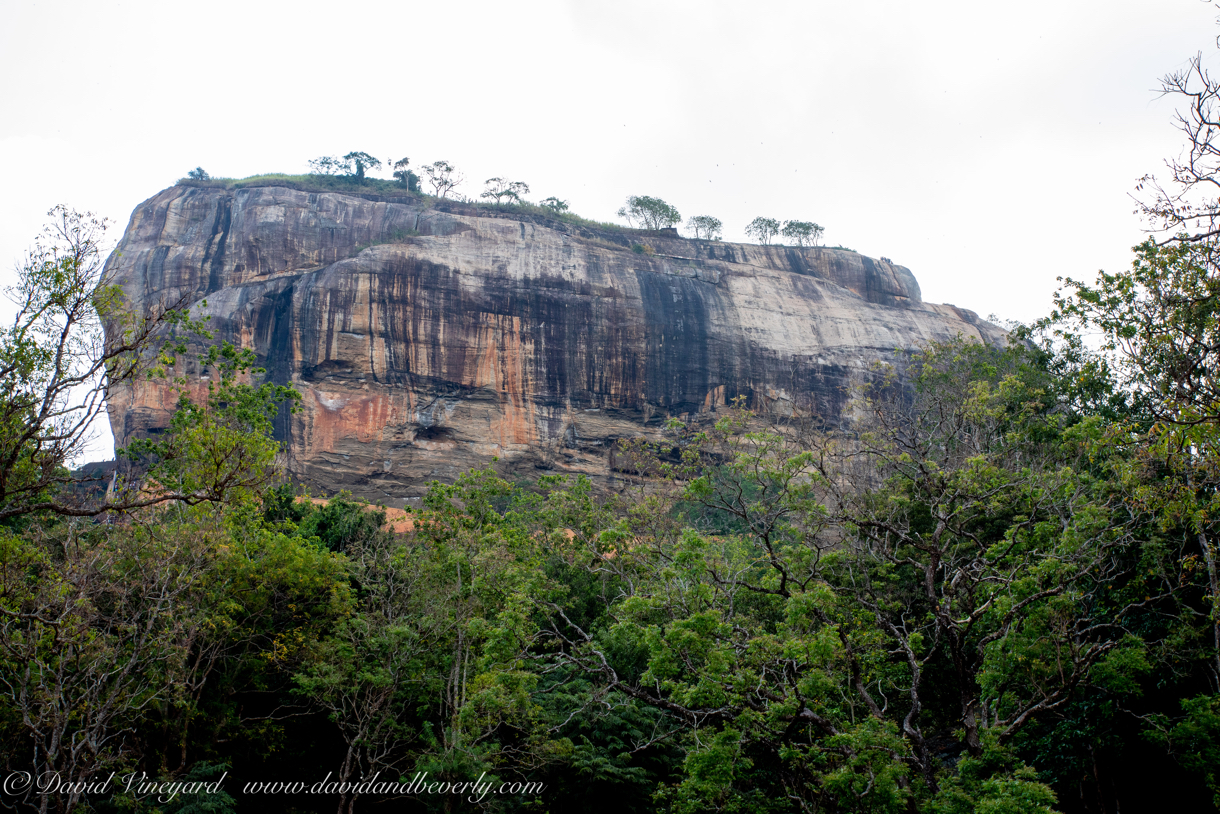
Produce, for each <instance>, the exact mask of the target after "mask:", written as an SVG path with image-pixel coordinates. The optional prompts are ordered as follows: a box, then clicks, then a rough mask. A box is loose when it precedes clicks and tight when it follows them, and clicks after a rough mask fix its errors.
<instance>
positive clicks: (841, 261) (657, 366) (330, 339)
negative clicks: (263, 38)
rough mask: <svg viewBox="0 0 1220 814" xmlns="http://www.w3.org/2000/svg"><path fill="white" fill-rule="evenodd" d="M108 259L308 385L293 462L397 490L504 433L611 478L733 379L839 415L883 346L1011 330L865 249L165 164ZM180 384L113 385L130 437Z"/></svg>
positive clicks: (145, 303)
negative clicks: (209, 174) (617, 464)
mask: <svg viewBox="0 0 1220 814" xmlns="http://www.w3.org/2000/svg"><path fill="white" fill-rule="evenodd" d="M633 247H635V248H634V250H633ZM109 270H110V273H111V274H112V275H113V276H114V278H115V279H116V281H117V282H119V283H120V284H122V285H123V286H124V287H125V289H126V291H127V293H128V296H129V297H130V299H131V301H132V304H133V307H135V308H148V307H155V306H157V305H161V304H167V303H176V302H180V301H184V302H188V303H191V304H193V305H194V306H195V310H196V312H197V313H202V314H206V315H208V316H210V317H211V323H210V324H211V328H212V329H213V331H214V332H215V335H216V336H215V339H216V341H222V340H228V341H231V342H233V343H234V344H237V345H240V346H242V347H248V348H252V349H253V350H254V351H255V352H256V353H257V355H258V358H259V360H260V364H262V365H263V366H264V367H265V368H266V370H267V375H268V376H269V377H270V378H271V379H273V380H274V381H277V382H280V383H289V382H291V383H293V384H295V385H296V386H297V387H298V389H299V390H300V391H301V393H302V395H303V397H304V401H303V406H302V409H300V410H299V411H298V412H297V413H296V414H295V415H288V414H287V413H286V412H285V414H284V415H282V416H281V417H280V419H279V421H278V422H277V433H278V435H279V437H280V438H281V440H283V441H284V442H285V444H286V448H287V452H288V461H289V466H290V468H291V470H292V471H293V473H294V474H295V475H296V476H297V477H299V478H301V479H302V480H304V481H305V482H307V483H311V484H314V485H315V487H316V488H317V489H318V490H320V491H335V490H338V489H340V488H346V489H350V490H351V491H352V492H354V493H356V494H359V495H362V496H365V497H368V498H371V499H376V500H381V501H385V502H386V503H387V505H402V503H403V501H404V499H407V498H410V497H413V496H418V495H419V494H421V493H422V492H423V490H424V489H425V488H426V484H427V482H428V481H430V480H434V479H439V480H452V479H453V478H455V477H456V476H457V475H458V474H459V473H460V472H462V471H464V470H466V469H468V468H470V467H473V466H480V465H484V464H486V463H487V462H488V461H489V460H490V459H491V458H492V457H493V456H495V457H498V458H500V459H501V462H502V465H503V466H505V467H508V468H509V469H516V470H519V471H522V472H525V473H528V474H529V475H531V476H532V475H534V474H538V473H541V472H544V471H554V472H584V473H587V474H589V475H591V476H592V477H594V478H596V479H600V480H603V481H604V480H605V479H607V478H612V477H613V475H612V472H611V468H610V456H609V454H608V450H609V449H610V447H611V446H612V445H613V444H614V442H615V441H616V439H619V438H625V437H633V436H637V435H639V434H641V433H646V434H651V433H655V432H657V431H658V430H659V429H660V427H661V426H662V425H663V423H664V421H665V420H666V419H667V418H668V417H670V416H678V417H688V418H689V417H699V416H708V415H711V414H714V413H715V412H716V411H717V410H720V409H723V408H724V406H725V405H727V404H730V403H732V402H733V400H734V399H735V398H737V397H744V398H745V399H746V401H747V403H749V404H750V405H751V406H753V407H755V408H758V409H764V410H778V411H781V412H785V411H786V412H791V411H793V410H798V411H802V412H804V413H806V414H812V415H814V416H816V417H818V418H819V419H820V420H823V421H825V422H828V423H834V422H837V421H839V420H840V418H841V416H842V413H843V411H844V408H845V405H846V399H847V393H846V388H847V387H848V385H850V384H851V383H852V382H856V381H860V380H861V379H862V378H863V377H865V376H867V375H869V370H870V368H871V366H872V365H874V363H876V362H899V363H901V361H902V359H903V358H904V353H905V352H906V351H908V350H910V349H912V348H915V347H917V346H919V345H920V344H922V343H926V342H928V341H930V340H936V339H946V338H950V337H952V336H955V335H957V334H962V335H965V336H968V337H973V338H976V339H979V340H982V341H988V342H997V341H1002V338H1003V332H1002V331H1000V330H999V329H998V328H996V327H995V326H993V325H990V324H988V323H986V322H983V321H981V320H979V319H978V318H977V316H976V315H974V314H973V313H971V312H969V311H965V310H962V309H959V308H956V307H954V306H951V305H933V304H929V303H925V302H923V301H922V299H921V297H920V292H919V285H918V283H916V281H915V278H914V276H912V274H911V273H910V271H908V270H907V269H906V268H904V267H902V266H898V265H894V264H893V263H890V262H887V261H881V260H873V259H870V258H868V257H864V256H863V255H860V254H857V253H855V252H850V251H845V250H837V249H828V248H791V247H783V246H756V245H743V244H734V243H722V242H712V241H696V240H686V239H682V238H680V237H673V236H670V235H659V234H655V233H653V234H649V233H642V232H632V231H630V230H623V231H614V230H609V229H597V228H591V227H589V226H586V225H581V224H576V223H571V222H567V221H563V220H557V219H552V218H548V217H544V216H542V215H538V214H529V213H525V214H522V213H515V212H513V211H510V210H498V209H496V208H494V207H474V206H469V205H463V204H457V203H453V202H444V201H441V202H438V201H436V200H435V199H432V198H428V197H424V196H404V197H402V198H394V199H386V198H379V197H377V196H373V195H360V194H355V193H353V194H344V193H338V192H308V191H301V190H297V189H290V188H286V187H276V186H266V187H255V188H242V189H224V188H210V187H192V186H177V187H172V188H170V189H167V190H165V191H164V192H161V193H160V194H158V195H156V196H155V197H153V198H151V199H150V200H148V201H147V202H145V203H143V204H141V205H140V206H139V207H138V208H137V209H136V210H135V212H134V213H133V214H132V217H131V222H130V224H129V225H128V228H127V231H126V233H125V234H124V236H123V239H122V241H121V242H120V244H119V246H118V248H117V250H116V252H115V254H114V255H113V256H112V258H111V259H110V261H109ZM205 301H206V305H205V304H204V303H205ZM187 372H188V373H189V375H191V376H192V377H193V378H194V380H195V381H199V378H198V377H199V375H200V373H201V372H202V371H198V370H195V369H192V368H190V367H189V365H188V370H187ZM176 399H177V395H176V392H175V391H174V390H172V389H171V388H169V387H168V386H165V385H160V384H146V385H141V386H139V387H138V388H136V389H130V388H127V389H123V390H120V391H118V392H116V393H115V394H114V395H113V397H112V399H111V402H110V405H109V409H110V416H111V422H112V425H113V427H114V430H115V436H116V443H117V444H119V445H120V446H121V445H123V444H124V443H125V442H126V441H127V440H128V439H130V438H132V437H133V436H135V435H137V434H140V433H143V432H147V431H149V430H150V429H155V428H157V427H160V426H164V424H165V423H166V422H167V420H168V415H169V410H170V409H172V406H173V404H174V402H175V401H176Z"/></svg>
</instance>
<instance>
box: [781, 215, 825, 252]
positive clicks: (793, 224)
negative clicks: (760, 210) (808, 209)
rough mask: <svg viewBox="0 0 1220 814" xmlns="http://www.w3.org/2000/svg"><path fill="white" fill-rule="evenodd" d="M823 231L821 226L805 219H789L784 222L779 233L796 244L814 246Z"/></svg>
mask: <svg viewBox="0 0 1220 814" xmlns="http://www.w3.org/2000/svg"><path fill="white" fill-rule="evenodd" d="M824 231H825V230H824V229H823V228H822V227H821V226H818V225H817V224H816V223H811V222H810V221H807V220H789V221H785V222H784V228H783V229H781V230H780V234H781V235H783V236H784V237H785V238H786V239H787V240H789V241H790V242H792V243H795V244H796V245H798V246H816V245H818V240H820V239H821V237H822V233H823V232H824Z"/></svg>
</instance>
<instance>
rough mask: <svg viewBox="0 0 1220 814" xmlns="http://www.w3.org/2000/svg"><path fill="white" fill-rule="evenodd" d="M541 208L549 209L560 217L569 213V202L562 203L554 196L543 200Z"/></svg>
mask: <svg viewBox="0 0 1220 814" xmlns="http://www.w3.org/2000/svg"><path fill="white" fill-rule="evenodd" d="M541 206H542V208H543V209H549V210H550V211H551V212H553V213H554V214H556V215H560V214H563V213H564V212H567V211H568V202H567V201H562V200H560V199H559V198H556V197H555V196H554V195H552V196H551V197H549V198H543V199H542V204H541Z"/></svg>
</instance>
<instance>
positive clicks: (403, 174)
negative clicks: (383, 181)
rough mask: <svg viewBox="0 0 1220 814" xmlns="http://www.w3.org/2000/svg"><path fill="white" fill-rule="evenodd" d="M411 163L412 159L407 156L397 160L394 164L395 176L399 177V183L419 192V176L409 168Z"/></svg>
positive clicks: (409, 190) (410, 190)
mask: <svg viewBox="0 0 1220 814" xmlns="http://www.w3.org/2000/svg"><path fill="white" fill-rule="evenodd" d="M387 163H389V162H387ZM410 163H411V159H409V158H405V157H404V158H400V159H398V160H397V161H395V162H394V163H393V165H392V166H393V167H394V177H395V178H397V179H398V183H400V184H402V185H403V186H404V187H406V188H407V191H408V192H419V176H418V175H416V174H415V173H414V172H412V171H411V170H409V169H407V166H408V165H409V164H410Z"/></svg>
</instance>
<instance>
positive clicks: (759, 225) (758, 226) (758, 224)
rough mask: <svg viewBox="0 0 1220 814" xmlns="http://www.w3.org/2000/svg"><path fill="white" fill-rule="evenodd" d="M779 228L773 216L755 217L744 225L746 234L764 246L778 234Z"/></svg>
mask: <svg viewBox="0 0 1220 814" xmlns="http://www.w3.org/2000/svg"><path fill="white" fill-rule="evenodd" d="M779 228H780V227H779V221H777V220H776V219H775V218H755V219H754V220H752V221H750V223H749V224H748V225H747V226H746V234H747V235H749V236H750V237H752V238H754V239H755V240H757V241H758V242H759V243H761V244H762V245H764V246H766V245H768V244H769V243H770V242H771V240H772V239H773V238H774V237H775V236H776V235H777V234H779Z"/></svg>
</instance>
